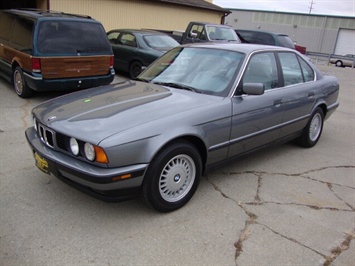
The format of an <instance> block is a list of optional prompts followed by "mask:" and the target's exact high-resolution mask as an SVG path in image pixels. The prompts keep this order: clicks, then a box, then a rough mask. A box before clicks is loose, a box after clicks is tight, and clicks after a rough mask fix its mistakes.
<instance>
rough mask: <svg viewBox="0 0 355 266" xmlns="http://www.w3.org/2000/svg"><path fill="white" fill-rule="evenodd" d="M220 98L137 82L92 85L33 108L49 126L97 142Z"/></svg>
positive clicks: (39, 117) (39, 118)
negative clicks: (95, 86) (89, 87)
mask: <svg viewBox="0 0 355 266" xmlns="http://www.w3.org/2000/svg"><path fill="white" fill-rule="evenodd" d="M218 99H220V97H216V96H209V95H204V94H199V93H195V92H190V91H184V90H178V89H173V88H168V87H163V86H159V85H155V84H150V83H144V82H139V81H125V82H122V83H118V84H112V85H108V86H103V87H98V88H92V89H89V90H83V91H80V92H75V93H71V94H68V95H65V96H62V97H59V98H56V99H53V100H50V101H47V102H45V103H43V104H41V105H39V106H37V107H35V108H34V109H33V115H34V116H35V117H36V119H37V120H38V121H39V122H41V123H43V124H44V125H46V126H48V127H49V128H51V129H53V130H55V131H57V132H60V133H63V134H66V135H69V136H71V137H75V138H78V139H81V140H85V141H91V143H93V144H98V143H99V142H100V141H102V140H103V139H105V138H107V137H109V136H111V135H113V134H116V133H119V132H122V131H125V130H128V129H131V128H134V127H137V126H140V125H142V124H145V123H149V122H150V121H154V120H157V119H162V118H164V119H169V117H171V116H173V115H176V114H181V113H183V112H186V113H187V114H186V115H187V116H188V115H189V114H188V112H189V110H192V109H195V108H198V107H202V106H206V105H209V104H212V103H213V102H216V101H218Z"/></svg>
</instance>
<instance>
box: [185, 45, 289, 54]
mask: <svg viewBox="0 0 355 266" xmlns="http://www.w3.org/2000/svg"><path fill="white" fill-rule="evenodd" d="M180 47H199V48H209V49H220V50H230V51H235V52H241V53H245V54H250V53H252V52H256V51H292V52H295V50H294V49H290V48H286V47H281V46H271V45H263V44H252V43H231V42H229V43H220V42H218V43H213V42H212V43H190V44H185V45H182V46H180Z"/></svg>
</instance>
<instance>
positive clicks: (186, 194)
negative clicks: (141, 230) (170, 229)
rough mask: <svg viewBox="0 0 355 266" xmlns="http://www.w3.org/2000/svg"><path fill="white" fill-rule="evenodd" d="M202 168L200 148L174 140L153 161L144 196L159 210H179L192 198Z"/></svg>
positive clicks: (143, 187) (143, 189) (145, 180)
mask: <svg viewBox="0 0 355 266" xmlns="http://www.w3.org/2000/svg"><path fill="white" fill-rule="evenodd" d="M201 171H202V162H201V157H200V154H199V152H198V151H197V149H196V148H195V147H194V146H192V145H191V144H190V143H188V142H186V141H177V142H174V143H172V144H171V145H169V146H168V147H167V148H165V149H164V150H163V151H162V152H160V153H159V154H158V155H157V156H156V158H155V159H154V160H153V161H152V163H151V165H150V167H149V169H148V171H147V174H146V177H145V179H144V182H143V186H142V195H143V198H144V200H145V201H146V202H147V203H148V204H149V205H150V206H151V207H153V208H154V209H156V210H158V211H161V212H170V211H174V210H177V209H179V208H181V207H182V206H184V205H185V204H186V203H187V202H188V201H189V200H190V199H191V198H192V196H193V194H194V193H195V191H196V189H197V187H198V184H199V180H200V176H201Z"/></svg>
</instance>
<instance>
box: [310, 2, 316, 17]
mask: <svg viewBox="0 0 355 266" xmlns="http://www.w3.org/2000/svg"><path fill="white" fill-rule="evenodd" d="M310 4H311V6H310V7H309V14H311V12H312V9H313V5H314V4H315V3H314V2H313V0H312V2H310Z"/></svg>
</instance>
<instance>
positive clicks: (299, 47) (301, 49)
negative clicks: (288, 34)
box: [295, 44, 307, 54]
mask: <svg viewBox="0 0 355 266" xmlns="http://www.w3.org/2000/svg"><path fill="white" fill-rule="evenodd" d="M295 49H296V50H297V51H299V52H300V53H301V54H306V50H307V49H306V47H304V46H301V45H298V44H295Z"/></svg>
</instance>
